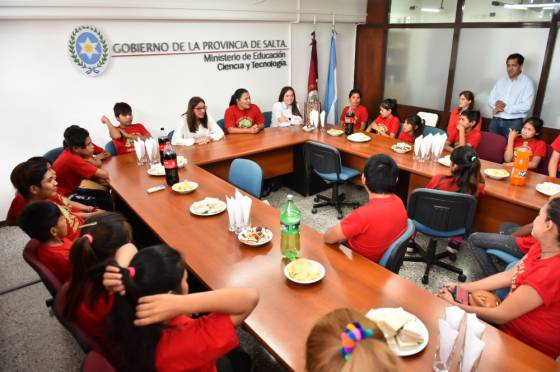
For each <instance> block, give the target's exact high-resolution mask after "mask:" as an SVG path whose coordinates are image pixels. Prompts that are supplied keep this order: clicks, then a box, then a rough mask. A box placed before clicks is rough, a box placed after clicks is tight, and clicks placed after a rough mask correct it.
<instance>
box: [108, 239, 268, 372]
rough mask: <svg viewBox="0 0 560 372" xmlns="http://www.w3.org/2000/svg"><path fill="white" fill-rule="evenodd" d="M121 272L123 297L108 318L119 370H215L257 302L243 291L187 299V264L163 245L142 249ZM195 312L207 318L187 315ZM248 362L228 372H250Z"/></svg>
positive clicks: (251, 293)
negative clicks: (241, 371)
mask: <svg viewBox="0 0 560 372" xmlns="http://www.w3.org/2000/svg"><path fill="white" fill-rule="evenodd" d="M120 272H121V274H119V275H120V278H121V280H122V285H123V289H124V296H116V298H115V305H114V307H113V310H112V312H111V316H110V318H109V327H110V328H109V337H110V338H111V341H112V342H113V344H114V345H115V346H116V351H117V352H116V353H115V354H116V355H118V356H119V357H120V360H118V362H119V365H118V367H119V368H118V369H119V370H125V371H166V372H167V371H171V372H173V371H183V372H184V371H199V372H213V371H216V360H217V359H219V358H220V357H222V356H224V355H225V354H226V353H228V352H229V351H231V350H233V349H235V348H236V347H237V346H238V344H239V341H238V339H237V334H236V332H235V327H236V326H238V325H240V324H241V323H242V322H243V321H244V320H245V318H247V317H248V316H249V314H250V313H251V312H252V311H253V309H254V308H255V306H256V305H257V302H258V294H257V292H256V290H253V289H244V288H230V289H220V290H216V291H208V292H200V293H195V294H190V295H187V294H188V284H187V270H186V265H185V263H184V261H183V259H182V258H181V255H180V254H179V253H178V252H177V251H176V250H174V249H173V248H171V247H169V246H166V245H156V246H152V247H147V248H144V249H142V250H141V251H140V252H138V254H137V255H136V256H135V257H134V258H133V259H132V262H131V263H130V266H129V268H128V270H127V269H121V270H120ZM144 296H147V297H144ZM198 313H210V314H209V315H205V316H201V317H199V318H196V319H193V318H191V317H190V314H198ZM137 318H138V319H137ZM139 350H141V351H142V353H139ZM231 362H233V360H231ZM232 364H233V363H232ZM247 364H249V365H246V366H235V365H233V366H232V367H233V368H232V369H233V370H234V371H235V370H246V371H248V370H250V364H251V363H250V361H249V362H248V363H247Z"/></svg>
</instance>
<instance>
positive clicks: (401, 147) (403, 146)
mask: <svg viewBox="0 0 560 372" xmlns="http://www.w3.org/2000/svg"><path fill="white" fill-rule="evenodd" d="M391 150H393V151H394V152H396V153H399V154H406V153H407V152H409V151H410V150H412V146H411V145H409V144H408V143H404V142H399V143H396V144H394V145H393V146H391Z"/></svg>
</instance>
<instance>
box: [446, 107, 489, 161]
mask: <svg viewBox="0 0 560 372" xmlns="http://www.w3.org/2000/svg"><path fill="white" fill-rule="evenodd" d="M479 120H480V112H479V111H475V110H465V111H463V112H461V115H460V118H459V124H458V125H457V132H455V133H454V135H451V136H448V137H447V141H445V149H446V150H447V151H453V149H454V148H455V147H459V146H470V147H472V148H473V149H475V150H476V149H477V148H478V145H480V139H481V137H482V135H481V134H480V131H475V130H474V128H475V127H476V126H477V124H478V121H479Z"/></svg>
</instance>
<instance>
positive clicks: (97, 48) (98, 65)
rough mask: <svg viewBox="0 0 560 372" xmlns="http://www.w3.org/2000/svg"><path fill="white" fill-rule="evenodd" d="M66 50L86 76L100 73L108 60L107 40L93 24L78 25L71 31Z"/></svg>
mask: <svg viewBox="0 0 560 372" xmlns="http://www.w3.org/2000/svg"><path fill="white" fill-rule="evenodd" d="M68 52H69V53H70V58H71V59H72V61H73V62H74V65H76V67H78V69H79V70H80V71H82V72H83V73H84V74H85V75H86V76H92V77H93V76H98V75H101V74H102V73H103V71H104V70H105V68H106V67H107V63H108V62H109V46H108V45H107V41H106V40H105V38H104V37H103V35H102V34H101V32H100V31H99V30H98V29H97V28H95V27H93V26H78V27H76V28H75V29H74V31H72V33H71V34H70V39H69V40H68Z"/></svg>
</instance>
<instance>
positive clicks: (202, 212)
mask: <svg viewBox="0 0 560 372" xmlns="http://www.w3.org/2000/svg"><path fill="white" fill-rule="evenodd" d="M226 207H227V206H226V203H224V202H223V201H221V200H220V199H217V198H204V199H202V200H200V201H197V202H194V203H192V204H191V207H190V208H189V210H190V212H191V213H192V214H194V215H196V216H214V215H216V214H219V213H222V212H223V211H225V210H226Z"/></svg>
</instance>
